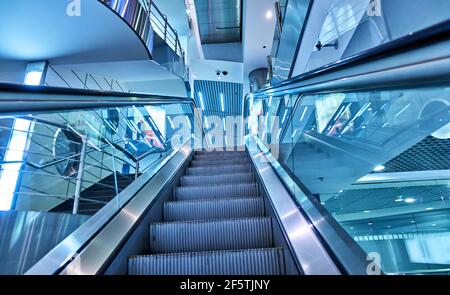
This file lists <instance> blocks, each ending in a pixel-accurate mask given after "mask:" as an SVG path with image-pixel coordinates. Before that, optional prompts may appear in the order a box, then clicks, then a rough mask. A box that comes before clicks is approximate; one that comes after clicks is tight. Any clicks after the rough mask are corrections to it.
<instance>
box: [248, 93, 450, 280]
mask: <svg viewBox="0 0 450 295" xmlns="http://www.w3.org/2000/svg"><path fill="white" fill-rule="evenodd" d="M292 92H294V91H292ZM247 107H248V108H249V114H250V115H251V116H253V117H255V118H256V119H254V120H250V121H249V127H250V129H249V130H248V132H249V133H252V134H253V135H255V136H257V137H258V138H259V140H260V141H261V142H264V143H265V145H266V146H267V147H268V148H270V149H271V152H272V154H273V155H274V156H276V159H277V160H278V162H279V164H281V168H282V169H283V170H284V171H286V172H287V173H288V175H289V177H291V178H292V179H293V180H294V182H293V183H291V186H292V187H291V189H292V190H291V192H294V195H295V197H296V198H297V201H298V203H299V205H301V206H302V208H303V209H304V210H305V211H306V213H307V214H308V215H309V216H310V217H311V219H312V220H316V219H315V217H317V216H313V215H314V214H316V213H314V212H315V211H314V210H313V209H312V208H313V206H311V204H317V206H318V207H317V208H319V210H322V211H321V212H322V213H323V214H324V215H323V216H329V217H330V218H332V219H333V220H334V221H335V222H337V224H338V226H339V227H340V228H341V229H343V230H345V234H346V235H348V236H349V237H351V239H353V241H354V242H355V243H357V244H358V245H359V246H360V248H362V249H363V250H364V252H365V253H366V254H367V255H378V256H377V257H379V259H380V262H381V268H382V271H383V272H385V273H387V274H403V273H407V274H416V273H449V270H450V255H449V253H450V251H449V250H450V248H449V247H450V238H449V237H450V173H449V171H450V129H449V128H450V88H449V87H448V85H432V86H429V87H415V88H396V89H377V90H370V91H337V92H330V93H326V92H322V93H318V94H307V95H300V94H295V92H294V93H293V94H286V95H285V96H278V97H270V96H269V97H264V98H261V99H259V98H258V99H256V98H255V99H251V100H247ZM313 211H314V212H313ZM323 216H322V219H321V220H322V222H323V220H324V219H323V218H324V217H323ZM329 244H330V245H331V247H333V242H332V241H329ZM370 257H372V256H370Z"/></svg>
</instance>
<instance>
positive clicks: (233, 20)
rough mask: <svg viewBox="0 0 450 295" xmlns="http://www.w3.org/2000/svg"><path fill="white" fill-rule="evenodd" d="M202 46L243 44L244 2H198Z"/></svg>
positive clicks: (234, 0)
mask: <svg viewBox="0 0 450 295" xmlns="http://www.w3.org/2000/svg"><path fill="white" fill-rule="evenodd" d="M195 9H196V13H197V21H198V26H199V31H200V39H201V42H202V44H215V43H231V42H241V39H242V34H241V33H242V0H214V1H210V0H197V1H195Z"/></svg>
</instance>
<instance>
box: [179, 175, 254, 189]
mask: <svg viewBox="0 0 450 295" xmlns="http://www.w3.org/2000/svg"><path fill="white" fill-rule="evenodd" d="M254 181H255V175H254V174H253V173H233V174H221V175H204V176H189V175H186V176H182V177H181V178H180V184H181V186H189V185H191V186H202V185H217V184H229V183H235V184H239V183H248V182H254Z"/></svg>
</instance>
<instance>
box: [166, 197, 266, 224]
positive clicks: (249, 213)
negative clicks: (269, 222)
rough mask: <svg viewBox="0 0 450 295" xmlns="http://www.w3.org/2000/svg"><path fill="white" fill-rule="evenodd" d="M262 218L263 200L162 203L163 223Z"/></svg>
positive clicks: (242, 199) (244, 199)
mask: <svg viewBox="0 0 450 295" xmlns="http://www.w3.org/2000/svg"><path fill="white" fill-rule="evenodd" d="M260 216H264V200H263V198H235V199H221V200H201V201H182V202H167V203H164V221H166V222H173V221H188V220H214V219H225V218H244V217H260Z"/></svg>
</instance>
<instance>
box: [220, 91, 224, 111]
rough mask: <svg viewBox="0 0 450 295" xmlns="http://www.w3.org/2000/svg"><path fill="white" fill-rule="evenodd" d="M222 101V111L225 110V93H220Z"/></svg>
mask: <svg viewBox="0 0 450 295" xmlns="http://www.w3.org/2000/svg"><path fill="white" fill-rule="evenodd" d="M220 102H221V104H222V112H225V98H224V97H223V93H221V94H220Z"/></svg>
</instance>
